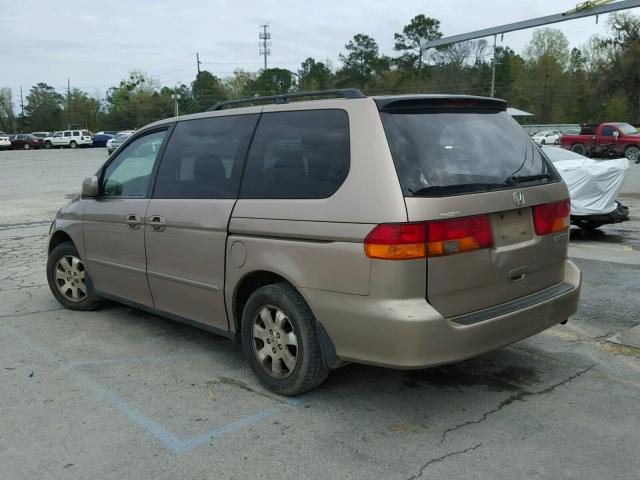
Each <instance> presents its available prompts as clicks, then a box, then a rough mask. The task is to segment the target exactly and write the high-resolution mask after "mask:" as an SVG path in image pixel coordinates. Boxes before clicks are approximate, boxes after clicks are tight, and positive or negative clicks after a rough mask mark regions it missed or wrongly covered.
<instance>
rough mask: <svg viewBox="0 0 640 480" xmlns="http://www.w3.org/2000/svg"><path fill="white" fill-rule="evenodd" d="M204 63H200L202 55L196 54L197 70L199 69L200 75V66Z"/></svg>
mask: <svg viewBox="0 0 640 480" xmlns="http://www.w3.org/2000/svg"><path fill="white" fill-rule="evenodd" d="M201 63H202V62H201V61H200V55H199V54H198V52H196V68H197V69H198V75H200V64H201Z"/></svg>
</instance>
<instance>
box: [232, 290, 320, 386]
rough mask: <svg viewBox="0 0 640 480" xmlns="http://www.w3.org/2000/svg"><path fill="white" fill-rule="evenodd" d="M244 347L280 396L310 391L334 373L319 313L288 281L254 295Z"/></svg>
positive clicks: (260, 374) (256, 371) (247, 310)
mask: <svg viewBox="0 0 640 480" xmlns="http://www.w3.org/2000/svg"><path fill="white" fill-rule="evenodd" d="M242 346H243V349H244V352H245V355H246V356H247V358H248V359H249V364H250V365H251V369H252V370H253V373H254V374H255V375H256V376H257V377H258V379H259V380H260V381H261V382H262V383H263V384H264V385H265V386H266V387H267V388H268V389H269V390H271V391H273V392H275V393H278V394H281V395H297V394H299V393H302V392H305V391H307V390H311V389H312V388H315V387H317V386H318V385H320V384H321V383H322V382H323V381H324V380H325V379H326V378H327V375H328V374H329V368H328V367H327V366H326V365H325V362H324V359H323V357H322V351H321V349H320V341H319V339H318V334H317V330H316V320H315V317H314V316H313V313H312V312H311V309H310V308H309V306H308V305H307V303H306V302H305V301H304V299H303V298H302V296H301V295H300V294H299V293H298V292H297V291H296V290H295V289H294V288H293V287H292V286H291V285H289V284H287V283H275V284H271V285H266V286H264V287H261V288H259V289H258V290H256V291H255V292H253V294H252V295H251V296H250V297H249V299H248V301H247V303H246V306H245V308H244V312H243V314H242Z"/></svg>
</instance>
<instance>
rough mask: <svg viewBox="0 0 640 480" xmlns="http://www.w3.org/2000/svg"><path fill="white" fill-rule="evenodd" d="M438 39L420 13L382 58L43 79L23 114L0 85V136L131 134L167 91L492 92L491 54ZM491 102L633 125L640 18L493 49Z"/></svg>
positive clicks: (623, 17)
mask: <svg viewBox="0 0 640 480" xmlns="http://www.w3.org/2000/svg"><path fill="white" fill-rule="evenodd" d="M441 37H442V32H441V31H440V22H439V21H438V20H437V19H435V18H431V17H427V16H425V15H417V16H416V17H414V18H413V19H411V21H410V22H409V23H408V24H407V25H406V26H404V28H403V29H402V32H398V33H395V34H394V47H393V50H394V55H393V56H388V55H384V54H383V53H381V51H380V48H379V46H378V43H377V42H376V40H375V39H374V38H372V37H371V36H369V35H365V34H362V33H359V34H357V35H355V36H354V37H353V38H352V39H351V40H349V42H348V43H347V44H346V45H345V46H344V51H343V52H342V53H340V54H339V56H338V59H339V66H338V67H337V68H334V66H333V65H332V63H331V62H330V61H328V60H327V61H319V60H317V59H314V58H307V59H306V60H305V61H304V62H302V64H301V65H300V67H299V68H298V69H297V71H295V72H293V71H290V70H286V69H282V68H268V69H263V70H260V71H258V72H255V73H254V72H247V71H245V70H241V69H238V70H236V71H235V72H234V74H233V75H232V76H230V77H226V78H219V77H217V76H215V75H214V74H212V73H211V72H209V71H206V70H205V71H201V72H199V73H198V74H197V75H196V76H195V78H194V80H193V81H192V82H191V83H190V84H188V85H187V84H184V83H181V84H179V85H177V86H175V87H171V88H170V87H166V86H165V87H162V86H161V84H160V82H159V81H158V80H156V79H154V78H152V77H150V76H149V75H147V74H145V73H144V72H141V71H132V72H131V73H130V74H129V77H128V78H126V79H123V80H122V81H120V83H119V84H118V85H115V86H113V87H111V88H109V89H108V90H107V92H106V97H105V98H104V99H98V98H95V97H93V96H91V95H89V94H88V93H87V92H85V91H83V90H81V89H77V88H74V89H71V90H70V92H68V94H67V95H62V94H60V93H58V92H56V91H55V89H54V88H53V87H51V86H50V85H48V84H46V83H42V82H40V83H37V84H36V85H34V86H32V87H31V89H30V90H29V92H28V94H27V96H26V103H25V107H24V113H23V114H17V113H16V112H15V110H14V106H13V104H14V102H13V96H12V92H11V90H10V89H8V88H0V130H2V131H5V132H14V131H25V132H26V131H37V130H47V131H54V130H61V129H64V128H67V125H68V124H71V125H73V126H74V127H75V128H77V127H82V128H89V129H92V130H94V131H98V130H118V129H125V128H138V127H141V126H143V125H145V124H147V123H150V122H152V121H155V120H158V119H161V118H166V117H170V116H173V114H174V101H173V100H172V95H173V94H179V95H180V100H179V107H180V113H181V114H187V113H196V112H201V111H204V110H206V109H207V108H208V107H210V106H211V105H213V104H215V103H216V102H219V101H223V100H229V99H236V98H245V97H253V96H258V95H276V94H282V93H287V92H295V91H309V90H325V89H332V88H349V87H353V88H359V89H361V90H363V91H364V92H365V93H367V94H370V95H374V94H395V93H459V94H472V95H490V92H491V73H492V72H491V71H492V61H493V58H492V57H493V55H492V54H493V48H492V47H491V46H490V45H489V44H488V42H487V41H486V40H484V39H483V40H474V41H467V42H462V43H457V44H454V45H450V46H446V47H440V48H437V49H429V50H425V48H424V44H425V42H427V41H429V40H434V39H437V38H441ZM495 61H496V80H495V96H496V97H499V98H503V99H505V100H507V102H508V103H509V105H511V106H513V107H516V108H519V109H522V110H527V111H529V112H531V113H533V114H534V115H535V116H534V117H533V121H534V122H535V123H582V122H598V121H630V122H634V123H635V122H638V121H640V68H639V67H640V17H639V16H635V15H632V14H629V13H626V12H625V13H614V14H611V15H610V17H609V20H608V29H607V32H606V33H605V34H604V35H601V36H592V37H591V38H590V39H589V41H588V42H587V43H586V44H585V45H583V46H581V47H573V48H570V47H569V42H568V40H567V38H566V36H565V35H564V34H563V33H562V31H561V30H559V29H556V28H549V27H546V28H541V29H537V30H535V31H534V32H533V35H532V38H531V40H530V42H529V43H528V45H527V46H526V48H525V49H524V51H523V53H522V54H519V53H516V52H515V51H513V50H512V49H511V48H509V47H502V46H500V47H498V48H497V49H496V57H495Z"/></svg>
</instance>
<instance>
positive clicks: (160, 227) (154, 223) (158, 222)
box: [148, 215, 167, 232]
mask: <svg viewBox="0 0 640 480" xmlns="http://www.w3.org/2000/svg"><path fill="white" fill-rule="evenodd" d="M148 223H149V225H151V228H152V229H153V231H154V232H162V231H164V229H165V228H166V226H167V224H166V223H165V221H164V217H161V216H160V215H153V216H152V217H151V220H149V222H148Z"/></svg>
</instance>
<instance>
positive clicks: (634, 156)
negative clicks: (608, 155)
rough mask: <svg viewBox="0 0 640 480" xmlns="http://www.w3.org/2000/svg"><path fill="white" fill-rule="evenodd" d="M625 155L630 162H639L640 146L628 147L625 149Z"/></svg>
mask: <svg viewBox="0 0 640 480" xmlns="http://www.w3.org/2000/svg"><path fill="white" fill-rule="evenodd" d="M624 156H625V157H626V158H627V160H629V161H630V162H635V163H638V161H640V148H638V147H627V148H626V149H625V150H624Z"/></svg>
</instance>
